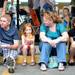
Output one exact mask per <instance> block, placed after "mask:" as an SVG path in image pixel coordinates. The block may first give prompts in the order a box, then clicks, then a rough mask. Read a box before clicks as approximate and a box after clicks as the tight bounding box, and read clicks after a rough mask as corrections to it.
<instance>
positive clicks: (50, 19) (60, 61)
mask: <svg viewBox="0 0 75 75" xmlns="http://www.w3.org/2000/svg"><path fill="white" fill-rule="evenodd" d="M34 1H35V0H34ZM36 1H37V0H36ZM41 1H42V0H41ZM45 1H47V0H45ZM47 3H48V2H46V3H45V4H44V5H43V7H41V10H42V16H41V15H40V17H39V18H40V20H41V22H40V23H41V25H40V32H39V38H40V43H39V50H40V56H39V57H40V58H39V61H38V63H39V65H40V69H41V70H42V71H46V70H47V68H58V70H59V71H64V70H65V64H66V62H67V60H66V49H67V46H68V54H69V56H68V58H69V59H68V64H69V65H75V60H74V59H75V50H74V49H75V18H70V12H69V9H68V8H64V9H63V17H60V16H59V13H57V11H54V10H53V7H54V6H53V4H51V5H48V4H47ZM47 5H48V6H47ZM35 6H36V5H35ZM30 7H32V8H33V9H36V8H35V7H33V6H31V5H30ZM38 7H39V6H38ZM42 8H43V9H42ZM47 8H48V9H47ZM36 12H37V11H36ZM3 13H4V12H3ZM39 14H40V12H39ZM11 22H12V19H11V16H10V15H9V14H2V16H1V17H0V52H3V61H4V64H5V65H6V66H7V68H8V70H9V72H10V73H11V72H14V71H15V70H14V69H15V65H16V61H15V60H16V58H17V56H18V55H19V54H18V48H19V46H20V44H19V42H20V37H21V51H22V54H23V56H24V59H23V63H22V65H23V66H25V65H27V58H26V57H27V52H28V50H30V55H31V64H30V65H32V66H33V65H35V58H34V57H35V31H34V29H33V27H32V26H33V25H32V23H24V25H23V28H22V30H21V35H20V37H19V34H18V30H17V28H15V27H14V26H12V24H11ZM51 51H53V52H55V51H56V53H55V55H53V58H51V57H52V55H50V54H51ZM53 59H55V61H56V63H57V65H56V66H55V67H53V66H52V65H54V63H53V62H52V64H51V61H52V60H53Z"/></svg>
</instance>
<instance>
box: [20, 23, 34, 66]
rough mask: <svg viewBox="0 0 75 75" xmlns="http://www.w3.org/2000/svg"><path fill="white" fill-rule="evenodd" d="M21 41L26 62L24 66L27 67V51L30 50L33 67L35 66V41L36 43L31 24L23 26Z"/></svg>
mask: <svg viewBox="0 0 75 75" xmlns="http://www.w3.org/2000/svg"><path fill="white" fill-rule="evenodd" d="M21 39H22V47H23V48H22V53H23V56H24V61H23V65H26V63H27V62H26V56H27V50H28V49H29V50H30V52H31V65H34V64H35V62H34V53H35V51H34V41H35V36H34V30H33V28H32V25H31V23H26V24H24V26H23V29H22V35H21Z"/></svg>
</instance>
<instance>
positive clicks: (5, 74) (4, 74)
mask: <svg viewBox="0 0 75 75" xmlns="http://www.w3.org/2000/svg"><path fill="white" fill-rule="evenodd" d="M2 75H11V74H10V73H9V72H8V70H7V69H4V71H3V73H2Z"/></svg>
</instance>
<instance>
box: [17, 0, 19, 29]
mask: <svg viewBox="0 0 75 75" xmlns="http://www.w3.org/2000/svg"><path fill="white" fill-rule="evenodd" d="M17 29H19V0H17Z"/></svg>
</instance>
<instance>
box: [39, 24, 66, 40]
mask: <svg viewBox="0 0 75 75" xmlns="http://www.w3.org/2000/svg"><path fill="white" fill-rule="evenodd" d="M65 31H66V29H65V27H64V25H63V24H62V23H58V24H56V32H52V31H50V29H49V27H48V26H45V24H42V25H41V26H40V32H45V35H46V36H47V37H49V38H51V39H56V38H58V37H59V36H61V34H62V33H63V32H65Z"/></svg>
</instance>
